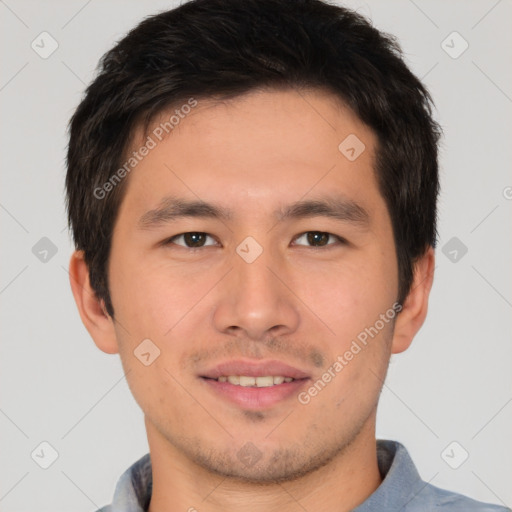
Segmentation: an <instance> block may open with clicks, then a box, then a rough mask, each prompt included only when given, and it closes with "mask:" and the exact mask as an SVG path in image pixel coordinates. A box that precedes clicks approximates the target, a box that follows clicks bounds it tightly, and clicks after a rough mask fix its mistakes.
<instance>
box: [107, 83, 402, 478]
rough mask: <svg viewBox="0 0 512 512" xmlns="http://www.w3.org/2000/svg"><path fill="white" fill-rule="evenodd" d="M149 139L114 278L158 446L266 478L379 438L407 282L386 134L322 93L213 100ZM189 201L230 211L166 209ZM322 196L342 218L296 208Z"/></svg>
mask: <svg viewBox="0 0 512 512" xmlns="http://www.w3.org/2000/svg"><path fill="white" fill-rule="evenodd" d="M178 108H179V106H178ZM171 113H172V112H171ZM164 118H165V119H168V118H169V115H166V116H163V117H162V119H164ZM149 133H150V136H151V137H152V138H153V140H154V141H155V142H156V143H157V144H156V147H154V148H153V149H151V150H150V151H149V153H148V155H147V156H146V157H144V158H143V159H142V160H141V161H140V162H139V163H138V165H137V166H136V167H135V168H134V169H133V170H132V171H131V173H130V175H129V177H128V178H127V179H128V180H129V181H128V183H127V185H128V186H127V189H126V195H125V197H124V199H123V202H122V204H121V208H120V211H119V216H118V218H117V221H116V225H115V229H114V234H113V244H112V248H111V255H110V260H109V284H110V290H111V298H112V303H113V307H114V310H115V317H116V338H117V344H118V349H119V352H120V355H121V359H122V363H123V366H124V369H125V371H126V372H127V380H128V383H129V385H130V388H131V390H132V392H133V394H134V396H135V399H136V400H137V402H138V403H139V405H140V406H141V408H142V410H143V412H144V414H145V417H146V426H147V429H148V437H149V439H150V444H151V442H153V443H155V444H157V443H158V444H159V446H160V447H163V446H165V447H166V449H167V450H169V451H170V453H175V454H179V456H185V457H187V458H188V459H190V460H192V461H194V462H196V463H198V464H200V465H202V466H203V467H205V468H207V469H209V470H212V471H214V472H217V473H219V474H223V475H230V476H235V477H239V478H245V479H248V480H251V481H261V482H263V481H270V480H278V479H284V478H290V477H293V476H298V475H300V474H304V473H307V472H309V471H312V470H314V469H316V468H318V467H320V466H322V465H324V464H325V463H326V462H328V461H330V460H331V459H333V457H335V456H336V455H337V454H338V453H340V452H342V450H343V449H344V448H345V447H346V446H348V445H349V444H350V443H351V442H353V441H354V439H357V438H358V435H366V436H368V438H369V439H371V438H372V437H371V436H373V435H374V432H373V430H372V429H373V422H374V419H375V410H376V405H377V401H378V395H379V392H380V389H381V386H382V381H381V379H383V378H384V376H385V372H386V368H387V364H388V360H389V355H390V344H391V338H392V336H393V321H392V320H390V318H392V315H390V314H389V310H390V308H392V306H393V304H394V303H395V300H396V297H397V292H398V273H397V262H396V255H395V247H394V242H393V234H392V226H391V221H390V217H389V214H388V212H387V209H386V206H385V203H384V200H383V198H382V197H381V195H380V193H379V190H378V187H377V181H376V176H375V173H374V158H375V152H374V151H375V146H376V137H375V136H374V134H373V133H372V132H371V130H369V129H368V128H367V127H365V126H364V125H363V124H362V123H361V122H360V121H358V119H357V118H356V117H355V116H354V115H353V114H352V113H351V112H350V111H349V110H347V109H346V108H342V107H341V106H340V105H339V104H338V103H337V102H335V100H334V99H333V97H332V96H330V95H328V94H326V93H323V92H320V91H310V92H308V93H306V92H302V93H300V94H299V93H298V92H296V91H287V92H277V91H272V92H268V91H267V92H257V93H251V94H248V95H244V96H242V97H239V98H237V99H234V100H230V101H228V102H225V103H215V102H213V101H199V103H198V105H197V107H195V108H193V109H192V111H191V112H190V113H189V114H188V115H187V116H186V117H185V118H184V119H181V120H180V122H179V125H177V126H176V127H175V128H174V130H173V131H172V133H171V134H170V135H169V136H168V137H166V138H164V139H163V140H162V141H158V138H157V137H155V135H154V134H152V133H151V131H150V132H149ZM349 136H350V138H349V139H347V142H346V143H344V144H342V147H341V150H340V149H339V147H338V146H339V145H340V143H342V142H343V141H344V140H345V139H346V138H347V137H349ZM354 136H356V137H357V139H359V141H360V142H362V143H363V144H364V146H365V148H364V151H363V152H362V153H361V154H360V155H359V156H357V155H358V153H359V152H360V151H361V149H362V146H361V145H360V142H357V139H355V138H354ZM144 142H146V139H145V138H144V137H142V136H141V139H140V143H138V142H135V143H134V147H133V149H132V150H137V149H138V148H139V147H140V146H141V144H142V143H144ZM354 157H357V158H355V159H354ZM166 198H167V199H166ZM177 200H179V201H181V202H204V203H208V204H212V205H214V206H216V207H217V208H219V209H225V210H230V215H227V216H225V217H224V218H216V217H212V216H209V215H207V214H208V210H207V209H206V208H203V210H202V214H203V215H202V216H198V215H197V208H196V215H195V216H191V215H184V216H176V217H172V216H171V215H170V213H171V212H169V211H167V212H165V211H164V212H160V213H159V214H156V212H155V210H156V209H160V208H162V207H165V206H167V207H171V206H172V201H177ZM309 201H317V202H328V204H329V205H330V206H331V207H335V209H336V211H337V212H338V215H336V216H334V215H326V214H325V209H322V208H319V207H318V205H317V208H316V210H315V209H312V208H311V205H309V208H308V207H303V208H295V211H288V212H287V210H289V209H290V207H291V206H292V205H293V204H294V203H297V202H309ZM313 206H314V205H313ZM148 212H152V213H148ZM308 212H309V213H308ZM200 213H201V212H200ZM285 213H288V215H285ZM279 214H281V215H279ZM185 233H189V234H188V235H185V236H180V235H183V234H185ZM173 237H174V238H173ZM338 237H339V239H338ZM171 239H172V240H171ZM386 312H387V316H386ZM381 315H385V316H386V318H387V319H388V320H387V321H383V320H382V316H381ZM379 319H380V321H379ZM365 329H367V331H365ZM376 331H377V332H376ZM362 332H366V344H364V343H362V342H361V340H362V339H364V335H362V336H361V333H362ZM368 332H371V333H372V334H371V335H369V334H368ZM358 336H359V338H358ZM147 339H149V340H151V343H149V342H145V343H146V345H143V346H142V347H144V350H141V349H137V347H138V346H139V345H140V344H141V342H142V341H143V340H147ZM354 341H356V343H357V346H359V349H360V350H357V348H355V345H354V343H353V342H354ZM153 344H154V346H156V347H158V349H159V350H160V355H159V356H158V357H157V358H156V359H154V361H153V362H152V363H151V364H149V365H148V366H146V365H145V364H143V362H141V360H140V359H142V361H146V362H149V361H151V360H152V359H153V358H154V357H155V355H156V352H155V350H156V349H155V348H154V346H153ZM136 349H137V350H136ZM134 351H135V352H136V353H137V354H138V355H139V357H140V353H141V351H142V352H144V353H149V354H150V355H144V356H142V357H140V359H139V358H138V357H136V355H135V354H134ZM347 351H348V352H351V353H352V357H350V355H346V353H347ZM338 356H341V359H340V358H339V357H338ZM337 361H338V363H339V365H335V363H336V362H337ZM341 361H343V363H342V362H341ZM280 365H281V366H280ZM340 365H341V369H340ZM329 369H330V371H329ZM326 372H327V374H329V375H330V377H331V378H330V379H329V378H328V377H326V376H325V375H326ZM240 375H241V376H242V379H241V382H240V384H243V383H249V384H251V383H252V384H253V385H254V384H257V385H261V386H263V387H258V386H256V387H244V386H241V385H240V384H239V385H237V384H236V381H237V377H238V376H240ZM244 376H245V378H244ZM257 376H259V377H276V378H275V379H270V380H269V379H264V378H260V379H257V380H254V378H255V377H257ZM218 377H220V380H216V378H218ZM227 377H230V378H229V380H227V381H225V380H226V378H227ZM251 377H252V380H251ZM279 377H281V378H282V377H287V379H286V380H287V381H288V380H289V378H293V377H295V380H293V381H291V382H282V383H280V382H281V381H282V379H280V378H279ZM224 381H225V382H224ZM230 381H231V382H230ZM317 381H321V382H322V384H318V382H317ZM271 383H272V385H271V386H270V385H269V384H271ZM315 383H317V386H316V388H315V389H316V390H317V391H316V393H315V391H310V388H311V387H312V386H313V387H314V386H315ZM267 386H268V387H267Z"/></svg>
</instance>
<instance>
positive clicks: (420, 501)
mask: <svg viewBox="0 0 512 512" xmlns="http://www.w3.org/2000/svg"><path fill="white" fill-rule="evenodd" d="M419 510H436V511H437V510H439V511H446V512H448V511H449V512H511V511H510V509H509V508H507V507H503V506H501V505H491V504H490V503H483V502H481V501H477V500H474V499H472V498H469V497H467V496H464V495H463V494H458V493H456V492H452V491H447V490H445V489H440V488H439V487H436V486H434V485H431V484H426V485H425V486H424V488H423V489H422V490H421V491H420V492H418V494H417V495H416V496H415V497H414V498H413V499H411V501H410V502H409V503H408V506H406V507H405V511H407V512H417V511H419Z"/></svg>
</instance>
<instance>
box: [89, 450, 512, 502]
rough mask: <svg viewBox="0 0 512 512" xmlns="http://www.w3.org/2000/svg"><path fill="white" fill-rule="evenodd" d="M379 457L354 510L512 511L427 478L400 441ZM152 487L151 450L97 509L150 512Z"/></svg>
mask: <svg viewBox="0 0 512 512" xmlns="http://www.w3.org/2000/svg"><path fill="white" fill-rule="evenodd" d="M377 457H378V463H379V470H380V473H381V475H382V478H383V480H382V483H381V484H380V486H379V487H378V488H377V490H376V491H375V492H374V493H373V494H371V495H370V496H369V497H368V498H367V499H366V501H364V503H361V505H359V506H358V507H356V508H355V509H354V510H353V512H388V511H390V512H391V511H392V512H398V511H400V512H420V511H421V512H430V511H443V512H447V511H450V512H511V510H510V509H509V508H506V507H501V506H499V505H490V504H487V503H482V502H480V501H475V500H473V499H471V498H467V497H466V496H463V495H461V494H457V493H454V492H450V491H445V490H443V489H439V488H438V487H434V486H433V485H430V484H429V483H427V482H424V481H423V480H422V479H421V478H420V475H419V474H418V471H417V470H416V467H415V466H414V463H413V462H412V460H411V457H410V456H409V453H408V452H407V450H406V448H405V447H404V446H403V445H401V444H400V443H398V442H396V441H385V440H378V441H377ZM152 488H153V479H152V472H151V458H150V454H149V453H148V454H146V455H144V456H143V457H142V458H140V459H139V460H138V461H137V462H135V463H134V464H133V465H132V466H131V467H129V468H128V469H127V470H126V471H125V472H124V473H123V474H122V475H121V478H120V479H119V481H118V483H117V485H116V489H115V492H114V499H113V501H112V504H111V505H106V506H105V507H103V508H101V509H100V510H98V511H97V512H147V509H148V506H149V501H150V499H151V492H152Z"/></svg>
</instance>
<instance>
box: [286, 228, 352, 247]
mask: <svg viewBox="0 0 512 512" xmlns="http://www.w3.org/2000/svg"><path fill="white" fill-rule="evenodd" d="M329 238H334V239H335V241H337V242H339V243H343V242H344V240H343V239H342V238H341V237H339V236H336V235H333V234H332V233H326V232H324V231H307V232H306V233H303V234H302V235H300V236H298V237H297V238H296V239H295V241H297V240H303V241H306V242H307V243H308V244H311V245H313V246H315V247H324V246H326V245H335V243H329V242H328V241H329ZM299 245H302V244H299Z"/></svg>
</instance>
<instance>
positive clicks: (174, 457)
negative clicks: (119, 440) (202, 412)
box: [146, 412, 382, 512]
mask: <svg viewBox="0 0 512 512" xmlns="http://www.w3.org/2000/svg"><path fill="white" fill-rule="evenodd" d="M146 429H147V435H148V441H149V448H150V454H151V462H152V472H153V493H152V497H151V503H150V506H149V509H148V512H178V511H179V512H184V511H189V512H194V511H196V512H235V511H236V512H239V511H240V510H251V512H296V511H298V510H325V511H329V512H331V511H332V512H348V511H350V510H352V509H354V508H355V507H356V506H358V505H360V504H361V503H363V502H364V501H365V500H366V499H367V498H368V497H369V496H370V495H371V494H372V493H373V492H374V491H375V490H376V489H377V487H378V486H379V485H380V484H381V482H382V478H381V476H380V472H379V468H378V464H377V447H376V440H375V412H374V413H373V414H372V415H371V416H370V417H369V418H368V420H367V422H366V424H365V425H364V426H363V428H362V430H361V431H360V432H359V434H358V435H357V437H356V438H355V439H354V441H353V442H352V443H351V444H350V446H348V447H347V448H346V449H345V450H343V451H342V452H341V453H340V454H338V455H337V456H336V457H335V458H334V459H333V460H332V461H331V462H330V463H329V464H328V465H326V466H324V467H323V468H321V469H319V470H317V471H315V472H313V473H310V474H309V475H306V476H304V477H302V478H300V479H298V480H295V481H292V482H284V483H282V484H275V485H268V486H256V485H250V484H247V483H241V482H239V481H230V480H229V479H226V478H224V477H221V476H219V475H215V474H212V473H210V472H208V471H206V470H205V469H204V468H202V467H200V466H198V465H197V464H195V463H194V462H192V461H190V460H189V459H187V458H186V457H185V456H184V455H183V454H182V453H180V452H179V451H177V450H176V449H175V447H174V446H172V445H170V444H169V442H168V441H167V440H166V439H165V438H164V437H162V435H161V434H160V432H159V431H158V430H157V429H156V428H155V427H154V426H153V425H152V424H150V423H149V422H148V420H147V418H146Z"/></svg>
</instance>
